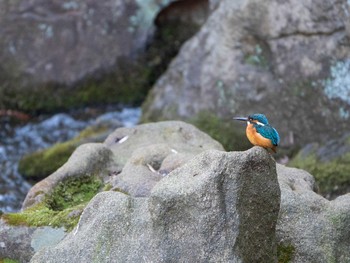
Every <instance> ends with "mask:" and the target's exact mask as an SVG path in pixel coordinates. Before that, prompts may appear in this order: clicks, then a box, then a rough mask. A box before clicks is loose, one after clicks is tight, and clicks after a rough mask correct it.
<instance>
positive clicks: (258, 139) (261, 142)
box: [246, 124, 276, 150]
mask: <svg viewBox="0 0 350 263" xmlns="http://www.w3.org/2000/svg"><path fill="white" fill-rule="evenodd" d="M246 134H247V137H248V140H249V141H250V142H251V143H252V144H253V145H256V146H261V147H264V148H270V149H273V150H275V148H276V147H275V146H274V145H273V144H272V142H271V140H270V139H267V138H265V137H263V136H262V135H261V134H260V133H258V132H257V131H256V129H255V128H254V125H253V124H248V125H247V129H246Z"/></svg>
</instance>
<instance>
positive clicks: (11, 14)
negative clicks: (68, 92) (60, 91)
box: [0, 0, 171, 83]
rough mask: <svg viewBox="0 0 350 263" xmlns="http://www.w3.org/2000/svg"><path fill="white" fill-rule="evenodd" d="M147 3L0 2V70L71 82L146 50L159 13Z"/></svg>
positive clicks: (154, 5) (86, 0) (40, 79)
mask: <svg viewBox="0 0 350 263" xmlns="http://www.w3.org/2000/svg"><path fill="white" fill-rule="evenodd" d="M151 2H152V3H148V4H144V3H143V2H142V1H136V0H135V1H134V0H128V1H121V0H116V1H104V2H103V3H102V2H95V1H91V0H78V1H74V2H73V1H71V2H60V1H53V2H47V1H42V0H35V1H30V2H28V1H15V2H6V1H2V2H1V3H0V27H1V31H0V35H1V37H0V39H1V40H0V47H1V50H2V51H1V53H0V58H1V61H2V65H1V66H2V67H4V68H5V69H7V67H12V68H9V70H10V69H12V70H14V69H15V70H16V71H17V72H19V73H21V74H23V73H25V74H28V75H30V76H33V77H34V79H35V80H36V81H38V82H48V81H51V82H52V81H54V82H59V83H74V82H75V81H77V80H80V79H81V78H83V77H85V76H86V75H87V74H89V73H91V72H95V71H96V70H101V69H106V68H109V67H111V66H112V65H114V64H115V63H116V61H117V60H118V59H120V58H131V56H135V54H136V52H137V51H139V50H140V49H143V48H144V47H145V44H146V41H147V38H148V37H149V36H150V34H151V33H152V27H153V25H152V22H153V20H154V19H155V17H156V15H157V12H158V11H159V10H160V9H161V5H160V4H157V3H156V2H155V1H151ZM163 2H165V3H164V4H166V3H169V2H171V1H163ZM101 40H103V41H101ZM5 62H6V64H5Z"/></svg>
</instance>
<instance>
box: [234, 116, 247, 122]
mask: <svg viewBox="0 0 350 263" xmlns="http://www.w3.org/2000/svg"><path fill="white" fill-rule="evenodd" d="M233 119H234V120H237V121H248V118H246V117H233Z"/></svg>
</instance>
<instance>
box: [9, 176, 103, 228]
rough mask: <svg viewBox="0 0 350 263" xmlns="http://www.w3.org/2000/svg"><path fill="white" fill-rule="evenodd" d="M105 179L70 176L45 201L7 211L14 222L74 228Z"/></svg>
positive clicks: (15, 223) (12, 222)
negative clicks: (14, 210) (15, 211)
mask: <svg viewBox="0 0 350 263" xmlns="http://www.w3.org/2000/svg"><path fill="white" fill-rule="evenodd" d="M101 187H102V182H101V181H100V180H99V179H97V178H96V177H93V176H83V177H79V178H71V179H67V180H65V181H63V182H61V183H59V184H58V185H57V186H56V187H55V189H54V190H53V191H52V193H51V194H48V195H47V196H46V197H45V198H44V201H43V202H42V203H39V204H37V205H35V206H33V207H30V208H28V209H26V210H24V211H22V212H20V213H9V214H3V215H2V218H3V219H4V220H5V221H6V222H7V223H8V224H10V225H28V226H52V227H65V228H66V230H67V231H71V230H72V229H73V228H74V227H75V226H76V224H77V223H78V221H79V217H80V214H81V212H82V211H83V209H84V207H85V206H86V204H87V203H88V202H89V201H90V200H91V199H92V197H94V196H95V195H96V193H97V192H98V191H99V190H100V189H101Z"/></svg>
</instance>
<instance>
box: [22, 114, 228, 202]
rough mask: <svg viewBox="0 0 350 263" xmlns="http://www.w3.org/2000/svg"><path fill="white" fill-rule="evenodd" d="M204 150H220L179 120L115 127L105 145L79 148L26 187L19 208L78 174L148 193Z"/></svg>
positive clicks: (125, 188) (136, 193) (130, 192)
mask: <svg viewBox="0 0 350 263" xmlns="http://www.w3.org/2000/svg"><path fill="white" fill-rule="evenodd" d="M208 149H217V150H223V148H222V146H221V144H220V143H218V142H217V141H215V140H213V139H212V138H210V137H209V136H208V135H207V134H205V133H203V132H201V131H200V130H198V129H197V128H195V127H194V126H192V125H190V124H187V123H184V122H180V121H166V122H159V123H148V124H143V125H138V126H136V127H132V128H119V129H117V130H115V131H114V132H113V133H111V134H110V135H109V136H108V137H107V139H106V140H105V142H104V143H88V144H84V145H82V146H80V147H78V148H77V149H76V150H75V151H74V153H73V154H72V156H71V157H70V158H69V160H68V161H67V162H66V163H65V164H64V165H63V166H62V167H61V168H59V169H58V170H57V171H56V172H54V173H53V174H51V175H50V176H48V177H47V178H45V179H44V180H42V181H40V182H39V183H37V184H36V185H34V186H33V187H32V188H31V190H30V191H29V193H28V194H27V197H26V199H25V201H24V203H23V207H24V208H28V207H29V206H32V205H34V204H37V203H39V202H41V201H42V200H43V199H44V198H45V196H46V195H47V194H49V193H51V192H52V191H53V189H55V187H56V186H57V185H58V184H59V183H61V182H63V181H65V180H67V179H68V178H74V177H75V178H77V177H82V176H98V177H99V178H101V179H102V180H103V181H104V182H105V183H106V184H110V185H111V186H112V187H114V189H115V190H118V191H122V192H127V193H129V194H132V195H135V196H147V195H148V194H149V192H150V190H151V189H152V188H153V186H154V185H155V184H156V183H157V182H158V181H159V180H160V179H161V178H163V176H164V175H165V174H168V173H169V172H171V171H172V170H174V169H175V168H177V167H179V166H181V165H183V164H184V163H186V162H187V161H188V160H190V159H191V158H192V157H194V156H195V155H197V154H198V153H200V152H202V151H205V150H208Z"/></svg>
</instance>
